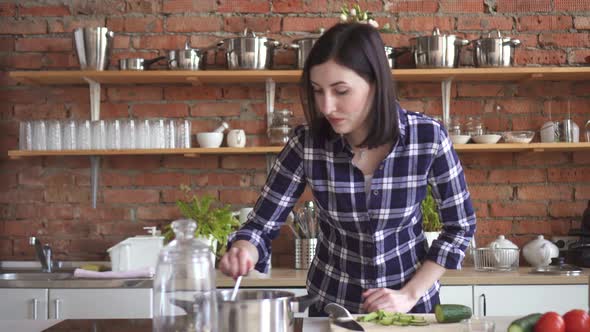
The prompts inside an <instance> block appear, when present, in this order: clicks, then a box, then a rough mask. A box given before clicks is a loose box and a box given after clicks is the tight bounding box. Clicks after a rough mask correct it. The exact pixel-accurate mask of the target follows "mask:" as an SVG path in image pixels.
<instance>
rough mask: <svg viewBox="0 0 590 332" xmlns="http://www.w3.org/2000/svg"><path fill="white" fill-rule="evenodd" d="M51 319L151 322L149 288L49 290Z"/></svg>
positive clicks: (150, 292)
mask: <svg viewBox="0 0 590 332" xmlns="http://www.w3.org/2000/svg"><path fill="white" fill-rule="evenodd" d="M49 317H50V318H52V319H92V318H152V290H151V288H134V289H119V288H108V289H50V290H49Z"/></svg>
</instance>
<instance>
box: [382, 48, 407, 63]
mask: <svg viewBox="0 0 590 332" xmlns="http://www.w3.org/2000/svg"><path fill="white" fill-rule="evenodd" d="M409 51H410V49H409V48H407V47H400V48H394V47H391V46H385V55H386V56H387V62H388V63H389V68H391V69H393V68H395V59H396V58H397V57H399V56H400V55H402V54H404V53H408V52H409Z"/></svg>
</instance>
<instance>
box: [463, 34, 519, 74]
mask: <svg viewBox="0 0 590 332" xmlns="http://www.w3.org/2000/svg"><path fill="white" fill-rule="evenodd" d="M472 44H473V48H474V52H473V62H474V64H475V66H476V67H484V68H485V67H510V66H513V65H514V48H515V47H517V46H519V45H520V40H518V39H513V38H510V37H502V35H501V33H500V31H499V30H496V31H495V33H494V34H492V33H488V35H487V37H486V38H484V37H481V38H480V39H476V40H474V41H472Z"/></svg>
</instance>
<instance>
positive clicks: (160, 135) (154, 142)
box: [150, 119, 166, 149]
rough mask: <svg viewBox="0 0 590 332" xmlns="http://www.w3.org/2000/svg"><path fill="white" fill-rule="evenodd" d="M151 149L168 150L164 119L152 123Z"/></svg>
mask: <svg viewBox="0 0 590 332" xmlns="http://www.w3.org/2000/svg"><path fill="white" fill-rule="evenodd" d="M150 148H152V149H164V148H166V129H165V126H164V120H163V119H157V120H152V121H150Z"/></svg>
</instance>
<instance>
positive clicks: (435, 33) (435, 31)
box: [410, 27, 461, 40]
mask: <svg viewBox="0 0 590 332" xmlns="http://www.w3.org/2000/svg"><path fill="white" fill-rule="evenodd" d="M441 37H442V38H445V37H455V38H457V39H461V38H460V37H457V36H456V35H451V34H448V35H447V34H444V33H441V32H440V29H439V28H438V27H434V29H432V34H431V35H426V36H419V37H414V38H410V40H412V39H421V38H441Z"/></svg>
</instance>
